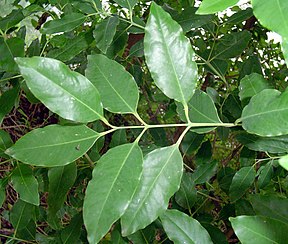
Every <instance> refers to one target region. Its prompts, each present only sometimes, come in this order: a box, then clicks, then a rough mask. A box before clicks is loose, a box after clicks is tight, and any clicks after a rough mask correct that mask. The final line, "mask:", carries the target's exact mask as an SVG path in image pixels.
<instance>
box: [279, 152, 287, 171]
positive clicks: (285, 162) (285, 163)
mask: <svg viewBox="0 0 288 244" xmlns="http://www.w3.org/2000/svg"><path fill="white" fill-rule="evenodd" d="M279 164H280V165H281V166H282V167H283V168H284V169H286V170H288V155H285V156H283V157H281V158H280V159H279Z"/></svg>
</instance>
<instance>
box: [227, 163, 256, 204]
mask: <svg viewBox="0 0 288 244" xmlns="http://www.w3.org/2000/svg"><path fill="white" fill-rule="evenodd" d="M255 176H256V172H255V169H254V167H253V166H252V167H243V168H241V169H240V170H239V171H237V172H236V174H235V175H234V176H233V180H232V183H231V185H230V189H229V196H230V198H231V201H232V202H235V201H236V200H238V199H240V198H241V197H242V196H243V195H244V194H245V193H246V191H247V190H248V189H249V188H250V187H251V185H252V184H253V182H254V180H255Z"/></svg>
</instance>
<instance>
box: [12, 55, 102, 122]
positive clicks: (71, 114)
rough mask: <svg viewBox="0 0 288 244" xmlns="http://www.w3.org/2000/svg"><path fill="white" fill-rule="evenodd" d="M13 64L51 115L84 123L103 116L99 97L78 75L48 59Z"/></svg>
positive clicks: (27, 60)
mask: <svg viewBox="0 0 288 244" xmlns="http://www.w3.org/2000/svg"><path fill="white" fill-rule="evenodd" d="M16 62H17V64H18V65H19V68H20V72H21V74H22V75H23V77H24V78H25V80H26V83H27V86H28V87H29V89H30V90H31V91H32V93H33V95H35V97H37V98H38V99H39V100H40V101H41V102H42V103H43V104H44V105H45V106H46V107H48V108H49V109H50V110H51V111H53V112H54V113H57V114H59V115H60V116H61V117H63V118H65V119H69V120H74V121H77V122H83V123H86V122H90V121H94V120H97V119H99V118H101V117H102V113H103V111H102V106H101V103H100V96H99V94H98V92H97V90H96V88H95V87H94V86H93V85H92V83H91V82H90V81H89V80H88V79H87V78H85V77H84V76H82V75H81V74H79V73H77V72H74V71H71V70H70V69H69V68H68V67H67V66H66V65H65V64H63V63H62V62H60V61H58V60H55V59H51V58H41V57H32V58H16Z"/></svg>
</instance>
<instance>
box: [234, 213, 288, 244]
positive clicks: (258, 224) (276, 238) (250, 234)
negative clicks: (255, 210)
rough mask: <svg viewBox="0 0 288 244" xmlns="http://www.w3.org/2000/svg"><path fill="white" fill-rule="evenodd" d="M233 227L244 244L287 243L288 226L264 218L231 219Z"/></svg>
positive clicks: (243, 217) (242, 217)
mask: <svg viewBox="0 0 288 244" xmlns="http://www.w3.org/2000/svg"><path fill="white" fill-rule="evenodd" d="M229 220H230V221H231V223H232V227H233V229H234V231H235V233H236V235H237V237H238V238H239V240H240V242H241V243H243V244H246V243H247V244H248V243H257V244H258V243H259V244H260V243H261V244H271V243H275V244H276V243H286V242H287V232H288V224H285V223H283V222H281V221H279V220H276V219H273V218H268V217H263V216H238V217H236V218H231V217H230V218H229Z"/></svg>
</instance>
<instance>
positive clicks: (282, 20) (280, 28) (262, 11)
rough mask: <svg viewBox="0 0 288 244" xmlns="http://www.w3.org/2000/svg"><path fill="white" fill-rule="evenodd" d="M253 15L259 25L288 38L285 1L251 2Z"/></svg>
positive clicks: (258, 0) (287, 6)
mask: <svg viewBox="0 0 288 244" xmlns="http://www.w3.org/2000/svg"><path fill="white" fill-rule="evenodd" d="M251 2H252V7H253V13H254V15H255V16H256V18H257V19H258V20H259V21H260V23H261V25H263V26H264V27H266V28H268V29H270V30H273V31H275V32H277V33H278V34H280V35H281V36H283V37H286V38H288V20H287V18H286V13H287V8H288V2H287V1H286V0H276V1H269V0H264V1H263V0H252V1H251Z"/></svg>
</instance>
